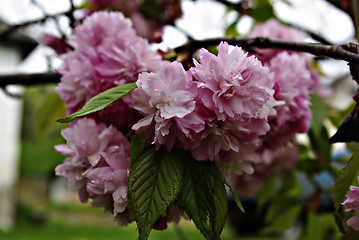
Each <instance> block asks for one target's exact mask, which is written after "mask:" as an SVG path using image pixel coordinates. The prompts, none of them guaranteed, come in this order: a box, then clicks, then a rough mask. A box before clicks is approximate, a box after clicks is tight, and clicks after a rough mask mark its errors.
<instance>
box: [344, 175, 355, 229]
mask: <svg viewBox="0 0 359 240" xmlns="http://www.w3.org/2000/svg"><path fill="white" fill-rule="evenodd" d="M358 181H359V177H358ZM346 196H347V199H346V200H345V201H344V202H343V203H342V205H344V206H347V207H349V208H347V209H346V210H345V211H347V212H349V211H352V210H354V211H356V212H359V187H355V186H350V189H349V191H348V193H347V195H346ZM347 225H348V226H349V227H351V228H352V229H354V230H355V231H359V215H356V216H354V217H351V218H349V219H348V221H347Z"/></svg>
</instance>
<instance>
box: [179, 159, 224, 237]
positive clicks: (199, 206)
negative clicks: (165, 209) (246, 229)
mask: <svg viewBox="0 0 359 240" xmlns="http://www.w3.org/2000/svg"><path fill="white" fill-rule="evenodd" d="M186 159H187V161H186V163H185V167H184V177H183V185H182V189H181V192H180V193H179V195H178V198H177V202H176V203H177V205H178V206H179V207H180V208H182V209H183V210H184V211H185V212H186V213H187V215H188V216H189V217H190V218H191V219H192V220H193V222H194V223H195V225H196V227H197V228H198V229H199V230H200V231H201V233H202V234H203V235H204V236H205V238H206V239H211V240H212V239H219V238H220V235H221V232H222V230H223V227H224V224H225V221H226V217H227V212H228V200H227V193H226V188H225V182H224V181H223V178H222V173H221V172H220V170H219V169H218V167H217V166H216V165H215V164H214V163H208V162H197V161H196V160H194V159H193V158H192V157H191V156H188V157H187V158H186Z"/></svg>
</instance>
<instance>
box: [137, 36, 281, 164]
mask: <svg viewBox="0 0 359 240" xmlns="http://www.w3.org/2000/svg"><path fill="white" fill-rule="evenodd" d="M199 61H200V62H197V61H195V66H194V67H192V68H191V69H190V70H189V71H185V70H184V69H183V66H182V65H181V64H180V63H178V62H173V63H171V64H164V65H163V66H162V69H161V70H160V71H159V72H157V73H142V74H140V75H139V78H138V80H137V85H138V88H137V89H135V90H134V91H133V93H132V94H131V97H132V98H133V99H134V100H135V102H136V103H135V104H134V105H133V107H134V108H135V109H137V110H138V111H140V112H141V113H142V114H143V115H144V116H145V117H144V118H143V119H141V120H140V121H139V122H138V123H136V124H135V125H134V126H133V129H134V130H136V131H137V132H138V133H140V134H141V135H142V136H143V137H144V138H145V139H147V141H148V142H150V143H154V144H156V145H157V147H158V148H159V147H160V146H165V147H166V149H167V150H168V151H171V149H172V148H173V147H174V146H176V147H179V148H183V149H186V150H189V151H191V152H192V155H193V157H194V158H196V159H197V160H200V161H202V160H203V161H205V160H210V161H214V160H217V161H219V160H223V159H226V160H235V159H237V158H238V157H239V156H242V155H244V154H250V153H253V152H254V151H255V150H256V149H257V147H258V146H260V139H259V136H263V135H264V134H266V132H267V131H268V130H269V124H268V117H269V116H270V115H274V114H275V111H274V109H273V107H274V105H275V104H276V101H275V100H274V98H273V96H272V95H273V92H274V91H273V90H272V89H271V88H272V86H273V81H272V79H271V78H270V75H269V69H268V68H266V67H263V66H262V64H261V63H260V62H259V61H258V60H257V59H256V58H255V57H253V56H252V57H248V56H247V54H246V53H245V52H244V51H243V50H242V49H241V48H239V47H234V48H233V49H232V51H231V52H229V46H228V44H227V43H221V44H220V45H219V53H218V56H215V55H213V54H212V53H209V52H208V51H207V50H205V49H201V50H200V52H199ZM193 78H195V81H193Z"/></svg>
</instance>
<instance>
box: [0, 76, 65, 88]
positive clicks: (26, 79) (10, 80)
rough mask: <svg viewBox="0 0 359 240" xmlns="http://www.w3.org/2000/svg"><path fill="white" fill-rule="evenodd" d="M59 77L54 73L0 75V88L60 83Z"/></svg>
mask: <svg viewBox="0 0 359 240" xmlns="http://www.w3.org/2000/svg"><path fill="white" fill-rule="evenodd" d="M60 78H61V75H60V74H59V73H56V72H46V73H29V74H24V73H21V74H7V75H1V74H0V87H1V88H5V87H6V86H7V85H23V86H32V85H38V84H51V83H58V82H60Z"/></svg>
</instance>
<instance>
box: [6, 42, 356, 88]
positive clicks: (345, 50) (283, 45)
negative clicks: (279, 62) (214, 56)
mask: <svg viewBox="0 0 359 240" xmlns="http://www.w3.org/2000/svg"><path fill="white" fill-rule="evenodd" d="M221 41H226V42H228V43H229V44H231V45H237V46H240V47H242V48H244V49H247V50H250V51H251V50H253V48H277V49H286V50H293V51H300V52H307V53H311V54H313V55H316V56H325V57H330V58H334V59H340V60H345V61H347V62H349V63H350V65H355V66H358V64H359V54H357V53H354V52H356V51H357V50H355V49H358V48H356V47H357V45H356V44H347V45H344V46H336V45H325V44H321V43H307V42H291V41H284V40H278V39H271V38H261V37H259V38H238V37H224V38H212V39H205V40H191V41H189V42H188V43H187V44H185V45H182V46H180V47H177V48H175V49H174V51H175V52H177V53H180V52H184V51H189V52H190V53H194V52H195V51H196V50H198V49H200V48H202V47H208V46H215V45H218V44H219V43H220V42H221ZM349 45H350V47H348V46H349ZM353 45H355V46H353ZM354 50H355V51H354ZM60 79H61V75H60V74H59V73H56V72H47V73H35V74H13V75H0V87H2V88H4V87H6V86H7V85H24V86H31V85H37V84H50V83H59V82H60Z"/></svg>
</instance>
